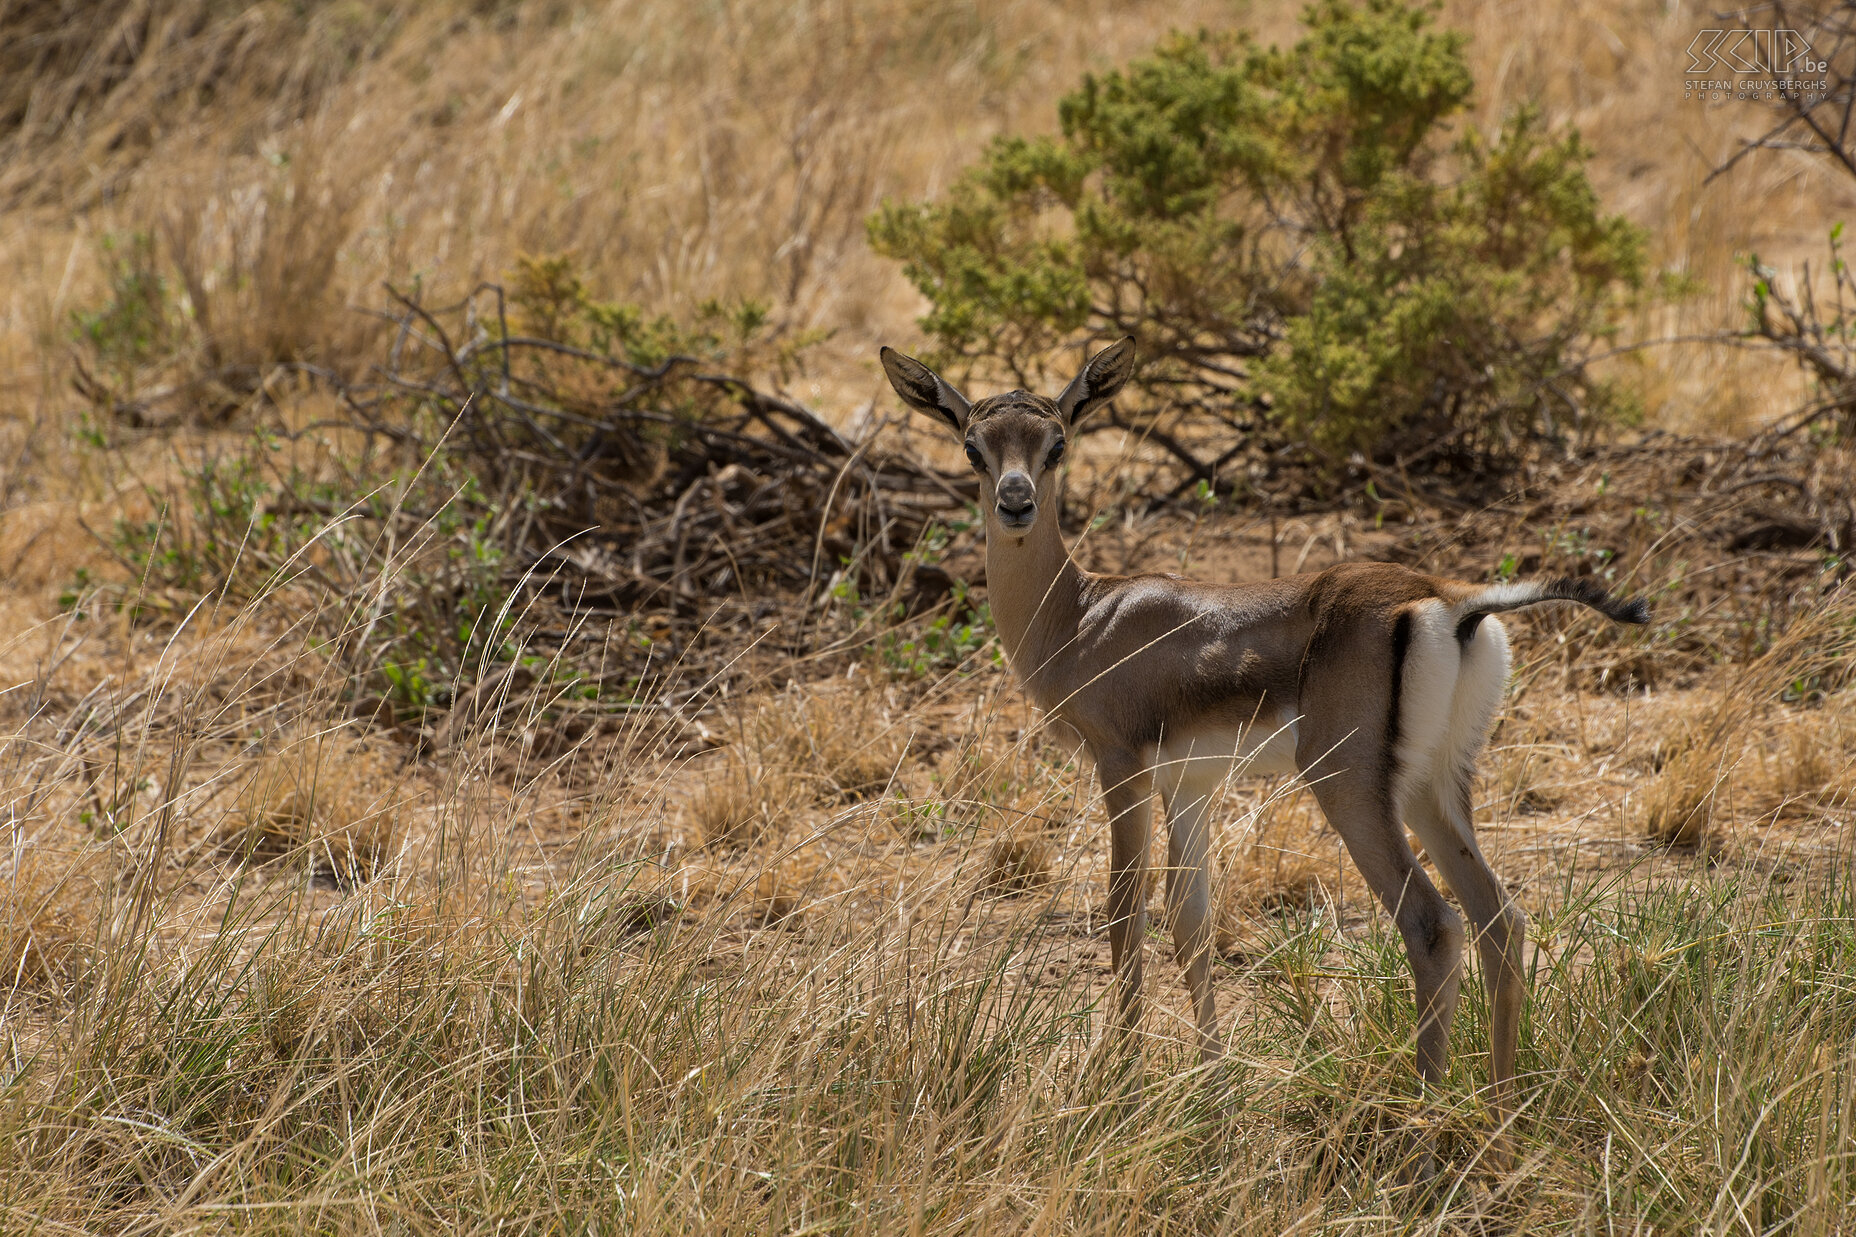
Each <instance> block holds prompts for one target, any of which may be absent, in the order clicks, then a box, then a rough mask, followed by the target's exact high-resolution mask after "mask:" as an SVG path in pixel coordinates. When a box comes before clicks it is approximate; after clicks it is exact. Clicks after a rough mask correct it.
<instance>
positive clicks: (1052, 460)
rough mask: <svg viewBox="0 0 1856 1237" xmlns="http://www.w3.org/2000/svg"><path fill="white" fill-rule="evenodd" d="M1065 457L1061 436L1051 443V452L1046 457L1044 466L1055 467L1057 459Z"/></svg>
mask: <svg viewBox="0 0 1856 1237" xmlns="http://www.w3.org/2000/svg"><path fill="white" fill-rule="evenodd" d="M1062 458H1063V439H1061V438H1059V439H1058V440H1057V441H1056V442H1055V443H1053V444H1052V445H1051V449H1050V454H1049V455H1047V456H1045V457H1044V467H1046V468H1055V467H1056V466H1057V461H1058V460H1060V459H1062Z"/></svg>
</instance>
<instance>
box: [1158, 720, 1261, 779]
mask: <svg viewBox="0 0 1856 1237" xmlns="http://www.w3.org/2000/svg"><path fill="white" fill-rule="evenodd" d="M1154 757H1155V760H1154V772H1155V774H1156V776H1157V777H1158V778H1159V779H1160V781H1161V785H1162V786H1166V785H1168V784H1169V783H1171V784H1191V785H1195V786H1204V785H1206V784H1207V783H1212V782H1222V781H1224V780H1225V779H1227V778H1234V777H1272V776H1277V775H1281V774H1287V773H1294V772H1296V767H1295V719H1294V718H1293V717H1288V716H1277V717H1269V718H1258V719H1257V720H1256V721H1255V722H1254V723H1252V724H1251V725H1248V726H1244V727H1241V728H1235V729H1232V728H1225V727H1220V728H1217V729H1207V730H1196V731H1193V732H1192V733H1190V734H1181V735H1177V736H1173V737H1170V738H1166V739H1162V740H1161V742H1160V744H1159V747H1158V750H1157V751H1156V752H1155V753H1154Z"/></svg>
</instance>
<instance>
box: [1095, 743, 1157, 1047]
mask: <svg viewBox="0 0 1856 1237" xmlns="http://www.w3.org/2000/svg"><path fill="white" fill-rule="evenodd" d="M1096 769H1097V771H1098V772H1099V774H1100V776H1101V778H1102V797H1103V799H1104V800H1105V801H1106V802H1107V803H1108V815H1109V868H1108V945H1109V953H1110V955H1111V956H1112V958H1113V959H1114V965H1115V977H1116V979H1117V981H1118V983H1119V986H1120V996H1121V1027H1122V1030H1123V1032H1125V1033H1126V1034H1128V1035H1129V1036H1132V1034H1133V1033H1134V1031H1135V1030H1136V1029H1137V1028H1138V1027H1139V1026H1140V1022H1141V939H1142V937H1144V936H1145V935H1146V933H1147V839H1148V834H1149V832H1150V831H1151V829H1152V826H1153V785H1154V784H1153V774H1152V773H1151V772H1150V771H1149V770H1148V768H1147V764H1146V762H1145V761H1143V760H1141V759H1140V758H1139V757H1137V756H1133V755H1128V754H1121V753H1116V754H1104V753H1097V754H1096Z"/></svg>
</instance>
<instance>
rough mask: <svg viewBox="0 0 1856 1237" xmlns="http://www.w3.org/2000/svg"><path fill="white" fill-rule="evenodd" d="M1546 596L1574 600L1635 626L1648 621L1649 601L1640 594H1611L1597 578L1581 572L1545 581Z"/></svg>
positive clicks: (1611, 617)
mask: <svg viewBox="0 0 1856 1237" xmlns="http://www.w3.org/2000/svg"><path fill="white" fill-rule="evenodd" d="M1547 596H1549V597H1559V598H1563V599H1564V600H1566V601H1576V602H1578V603H1579V604H1580V605H1586V606H1590V607H1592V609H1594V610H1597V611H1598V612H1599V613H1600V614H1603V615H1604V616H1605V617H1606V618H1608V619H1610V620H1611V621H1612V622H1614V623H1631V624H1635V625H1637V626H1642V625H1643V624H1645V623H1647V622H1649V621H1650V603H1649V602H1647V601H1645V600H1644V599H1643V598H1641V597H1632V598H1629V599H1628V600H1626V599H1623V598H1618V597H1613V596H1612V595H1611V594H1610V593H1607V592H1606V591H1605V590H1604V588H1603V587H1601V586H1600V585H1599V584H1598V583H1597V582H1596V581H1594V580H1592V579H1590V578H1588V577H1584V576H1561V577H1559V578H1558V579H1557V580H1552V581H1550V582H1549V583H1548V584H1547Z"/></svg>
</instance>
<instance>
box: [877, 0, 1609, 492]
mask: <svg viewBox="0 0 1856 1237" xmlns="http://www.w3.org/2000/svg"><path fill="white" fill-rule="evenodd" d="M1306 21H1307V25H1308V35H1307V37H1306V38H1305V39H1303V40H1302V41H1301V42H1300V43H1298V44H1296V45H1295V46H1294V47H1293V48H1290V49H1287V50H1282V49H1276V48H1261V47H1258V46H1256V45H1255V44H1254V43H1253V42H1252V41H1251V40H1250V39H1249V38H1248V37H1247V36H1245V35H1242V34H1236V33H1230V32H1200V33H1198V34H1193V35H1181V34H1175V35H1172V36H1170V37H1169V38H1168V39H1166V40H1165V41H1164V42H1162V43H1161V44H1160V45H1159V46H1158V47H1157V48H1156V49H1155V50H1154V51H1153V52H1152V53H1151V54H1150V55H1148V56H1146V57H1144V58H1142V59H1139V60H1136V61H1134V62H1133V63H1131V64H1129V65H1127V66H1126V67H1125V68H1122V69H1117V70H1113V71H1110V72H1108V73H1104V74H1101V75H1099V76H1090V77H1088V78H1086V79H1085V80H1084V81H1083V83H1082V85H1081V86H1080V87H1079V88H1078V89H1077V90H1075V91H1074V92H1072V93H1071V94H1069V95H1067V96H1066V97H1065V98H1064V99H1063V100H1062V101H1061V102H1060V104H1059V107H1058V115H1059V119H1060V122H1061V128H1060V132H1059V133H1058V134H1057V135H1055V136H1049V137H1035V138H1026V137H1019V136H1008V137H1002V138H1000V139H997V140H996V141H994V143H993V144H992V145H991V146H990V147H989V148H988V149H987V151H986V154H985V156H984V157H983V158H982V160H981V161H980V163H979V164H978V165H977V166H975V167H973V168H972V169H970V170H969V171H968V172H967V173H966V174H965V175H963V176H962V177H961V179H960V180H959V181H958V182H957V184H956V185H955V187H954V189H953V191H952V192H951V193H949V194H948V195H947V197H946V198H945V199H944V200H942V201H939V202H934V203H922V202H889V203H886V204H884V206H883V207H882V208H881V209H880V210H879V211H878V212H877V213H876V214H875V215H873V216H872V217H871V219H870V221H869V233H870V239H871V243H872V244H873V246H874V247H875V248H876V249H877V251H878V252H880V253H883V254H885V255H887V256H890V257H893V258H897V259H899V260H901V261H902V262H903V263H904V273H905V275H906V276H907V278H908V279H909V280H910V281H911V282H913V283H914V284H915V286H916V287H917V288H919V289H920V290H921V292H922V293H923V294H924V295H925V296H926V297H927V298H928V300H929V302H930V309H929V312H928V314H927V315H926V317H924V318H923V319H922V326H923V327H924V328H925V329H926V330H927V331H928V332H929V334H930V335H931V336H933V338H934V340H935V342H936V344H937V345H938V348H939V350H940V353H941V354H942V355H941V360H943V361H944V362H945V361H956V360H965V361H966V362H968V363H969V365H970V366H971V367H973V368H978V369H982V370H988V371H992V372H993V373H994V374H1003V375H1007V376H1010V377H1012V378H1015V379H1017V380H1019V381H1023V382H1031V381H1033V380H1035V379H1037V378H1040V377H1042V374H1041V373H1040V372H1039V366H1040V364H1041V361H1042V359H1043V358H1044V357H1046V356H1047V355H1049V354H1050V353H1051V352H1052V350H1054V349H1055V348H1056V347H1058V345H1060V344H1062V343H1063V342H1065V341H1066V340H1068V339H1070V338H1072V337H1074V336H1075V335H1076V334H1077V333H1078V332H1085V333H1087V334H1088V335H1089V336H1090V337H1092V338H1101V339H1105V338H1112V337H1115V336H1119V335H1121V334H1125V333H1132V334H1134V335H1136V336H1137V337H1138V338H1139V340H1140V343H1141V349H1142V353H1143V358H1144V360H1143V364H1142V369H1141V373H1140V375H1139V379H1138V383H1139V387H1138V390H1137V391H1136V392H1134V393H1132V396H1133V397H1132V398H1130V397H1128V396H1124V398H1123V404H1124V406H1128V407H1131V408H1134V409H1135V410H1136V411H1135V412H1134V414H1133V415H1135V416H1136V417H1139V418H1144V419H1147V421H1148V424H1149V425H1150V426H1153V425H1154V424H1155V422H1154V421H1153V418H1155V417H1156V416H1158V415H1160V414H1162V413H1165V414H1166V415H1177V416H1187V415H1193V414H1197V415H1198V416H1199V417H1200V418H1201V421H1200V423H1199V424H1200V427H1201V428H1203V426H1204V425H1205V424H1207V423H1205V422H1204V421H1203V420H1202V419H1203V418H1204V417H1210V418H1214V419H1215V420H1213V421H1212V422H1210V423H1209V424H1210V425H1212V426H1216V425H1217V424H1218V423H1220V422H1221V423H1222V424H1223V426H1224V429H1223V430H1221V431H1220V432H1219V435H1218V437H1219V441H1218V442H1217V443H1216V444H1215V446H1216V449H1217V450H1218V451H1219V452H1220V453H1221V454H1220V456H1219V462H1221V463H1222V462H1223V461H1224V460H1225V459H1228V458H1230V457H1232V456H1233V455H1235V451H1232V450H1228V448H1229V447H1230V445H1231V444H1230V439H1231V433H1232V432H1233V431H1235V432H1236V433H1238V434H1240V435H1243V436H1247V437H1254V438H1258V439H1260V440H1261V441H1262V442H1264V443H1266V444H1267V443H1270V442H1280V441H1282V440H1284V439H1289V438H1292V439H1295V440H1298V441H1305V442H1307V443H1308V444H1309V445H1310V446H1311V447H1312V448H1314V450H1315V452H1316V453H1317V456H1318V457H1319V458H1321V459H1323V460H1325V461H1326V462H1327V463H1328V464H1329V465H1330V466H1333V465H1337V464H1338V463H1340V462H1341V461H1343V460H1344V459H1345V458H1346V456H1347V455H1348V454H1350V453H1352V452H1356V451H1358V452H1362V453H1365V454H1366V455H1368V456H1370V457H1373V458H1377V459H1380V460H1386V461H1391V460H1400V459H1404V460H1409V459H1410V458H1411V457H1412V456H1414V455H1416V454H1418V453H1424V454H1425V455H1426V456H1428V457H1432V458H1431V462H1432V466H1433V467H1435V466H1438V465H1442V464H1447V463H1450V462H1457V463H1460V464H1462V465H1464V466H1468V467H1475V468H1483V467H1486V466H1487V465H1488V463H1489V462H1490V461H1491V460H1498V461H1511V460H1513V459H1514V458H1516V457H1517V456H1518V455H1519V454H1521V453H1522V452H1523V451H1524V450H1525V448H1526V447H1527V445H1528V444H1529V443H1530V442H1531V441H1534V440H1538V439H1540V438H1543V437H1544V438H1558V437H1561V436H1563V435H1564V434H1565V433H1566V432H1567V431H1568V429H1569V428H1576V427H1580V426H1583V425H1585V424H1587V423H1588V422H1589V421H1590V420H1591V419H1593V418H1599V419H1609V418H1613V417H1616V416H1618V415H1620V414H1621V413H1624V412H1627V411H1628V402H1627V401H1626V400H1624V399H1623V398H1622V397H1621V396H1620V394H1619V393H1618V392H1617V391H1615V390H1613V389H1612V388H1610V387H1608V386H1607V385H1605V384H1604V383H1602V382H1600V381H1598V380H1597V379H1595V378H1594V377H1593V376H1592V375H1591V374H1590V373H1588V372H1587V368H1586V364H1585V362H1586V360H1587V359H1588V357H1589V355H1590V353H1591V352H1592V350H1593V345H1594V343H1595V342H1596V341H1598V340H1601V339H1602V338H1604V336H1605V335H1606V334H1607V333H1608V332H1609V330H1610V329H1611V327H1612V324H1613V322H1614V321H1615V317H1616V314H1617V311H1618V310H1619V309H1620V308H1622V307H1623V305H1624V304H1625V303H1626V302H1627V301H1628V300H1629V298H1630V297H1631V295H1632V294H1633V293H1635V292H1636V291H1637V290H1638V289H1639V288H1640V287H1641V286H1642V283H1643V239H1642V233H1641V231H1640V230H1639V229H1638V228H1636V227H1635V226H1633V225H1631V224H1629V223H1628V222H1626V221H1625V220H1623V219H1622V218H1621V217H1618V216H1615V215H1607V214H1605V213H1604V212H1603V210H1602V209H1601V207H1600V205H1599V202H1598V199H1597V196H1596V194H1595V193H1594V192H1593V190H1592V187H1591V184H1590V182H1589V180H1588V179H1587V176H1586V172H1585V164H1586V161H1587V159H1588V157H1589V152H1588V151H1587V149H1586V148H1585V147H1584V146H1583V145H1582V144H1581V143H1580V141H1579V139H1578V138H1577V136H1576V135H1566V136H1555V135H1552V134H1550V133H1548V132H1547V130H1546V127H1545V126H1544V124H1543V122H1542V120H1541V118H1540V116H1539V114H1538V113H1537V112H1534V111H1532V110H1525V109H1524V110H1522V111H1520V112H1518V113H1516V114H1515V115H1514V116H1512V117H1511V118H1510V119H1509V120H1508V121H1507V123H1506V124H1504V125H1503V126H1502V127H1501V129H1500V131H1499V132H1498V133H1496V134H1495V135H1493V136H1483V135H1481V134H1478V133H1476V132H1473V131H1472V132H1468V133H1466V134H1464V135H1463V136H1461V137H1460V138H1456V139H1454V140H1452V138H1451V136H1450V127H1449V122H1450V121H1451V119H1452V117H1454V116H1456V115H1457V114H1458V113H1460V112H1461V110H1462V109H1463V107H1464V104H1465V103H1466V102H1467V100H1468V99H1469V98H1470V95H1471V91H1472V81H1471V78H1470V73H1469V69H1468V67H1467V65H1466V63H1465V60H1464V56H1463V37H1462V36H1461V35H1460V34H1456V33H1452V32H1442V31H1437V30H1435V29H1433V28H1432V25H1431V19H1430V17H1429V15H1428V13H1427V11H1426V10H1424V9H1421V8H1414V7H1410V6H1407V5H1405V4H1401V3H1396V2H1394V0H1369V2H1368V3H1366V4H1364V5H1361V6H1355V5H1349V4H1344V3H1340V2H1338V0H1327V2H1325V3H1321V4H1317V5H1315V6H1313V7H1311V8H1310V9H1309V10H1308V12H1307V14H1306ZM1168 439H1172V436H1171V435H1157V436H1156V441H1161V442H1162V445H1172V446H1173V447H1174V448H1175V449H1176V450H1177V451H1178V453H1179V454H1180V455H1181V458H1182V460H1183V461H1184V462H1185V463H1187V465H1188V467H1189V469H1190V470H1192V471H1193V473H1194V474H1195V475H1196V476H1197V478H1198V479H1201V480H1208V481H1210V480H1215V478H1214V477H1213V476H1212V475H1211V474H1212V473H1213V472H1215V466H1213V465H1208V464H1207V463H1205V462H1204V458H1203V457H1202V455H1201V454H1200V453H1199V452H1198V451H1196V450H1188V449H1186V448H1185V447H1184V446H1181V445H1180V443H1179V442H1178V440H1176V439H1173V440H1172V441H1171V442H1170V443H1169V442H1168V441H1166V440H1168ZM1238 441H1239V442H1242V441H1243V438H1239V439H1238Z"/></svg>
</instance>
